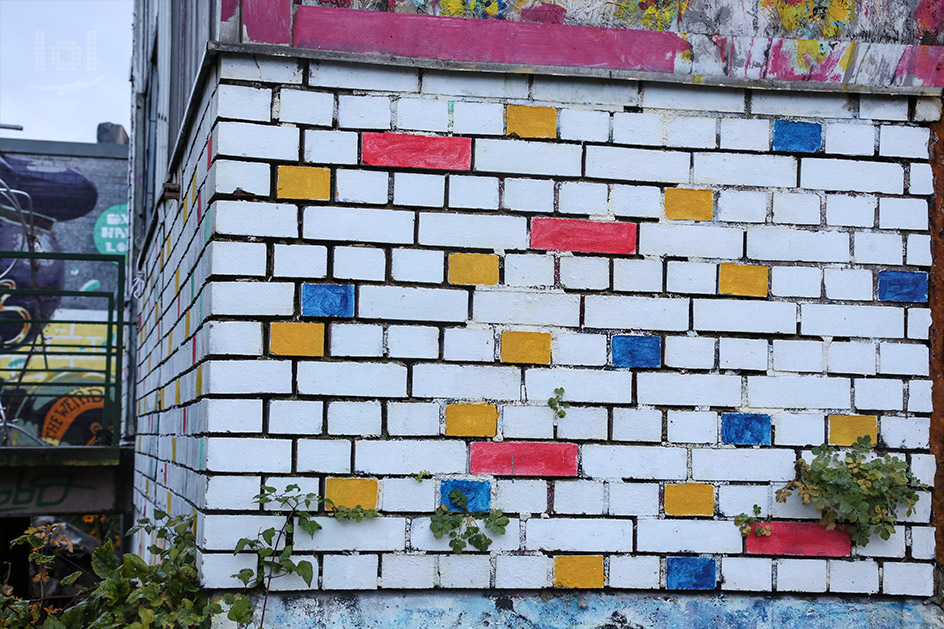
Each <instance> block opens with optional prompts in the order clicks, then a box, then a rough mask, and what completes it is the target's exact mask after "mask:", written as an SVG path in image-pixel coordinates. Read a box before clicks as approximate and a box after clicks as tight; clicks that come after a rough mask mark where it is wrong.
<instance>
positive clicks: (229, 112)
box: [216, 85, 272, 122]
mask: <svg viewBox="0 0 944 629" xmlns="http://www.w3.org/2000/svg"><path fill="white" fill-rule="evenodd" d="M216 99H217V104H216V115H217V116H219V117H220V118H238V119H241V120H255V121H258V122H269V120H271V119H272V90H270V89H262V88H258V87H248V86H244V85H220V86H219V87H218V88H217V90H216Z"/></svg>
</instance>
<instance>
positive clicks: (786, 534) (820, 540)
mask: <svg viewBox="0 0 944 629" xmlns="http://www.w3.org/2000/svg"><path fill="white" fill-rule="evenodd" d="M767 524H768V525H769V526H770V535H769V536H766V537H757V536H756V535H748V537H747V553H748V554H749V555H790V556H794V557H848V556H849V555H850V554H851V553H852V541H851V540H850V539H849V533H847V532H845V531H840V530H839V529H833V530H832V531H827V530H826V529H825V528H824V527H822V526H820V525H819V524H817V523H815V522H768V523H767Z"/></svg>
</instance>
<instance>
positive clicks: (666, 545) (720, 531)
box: [636, 519, 742, 553]
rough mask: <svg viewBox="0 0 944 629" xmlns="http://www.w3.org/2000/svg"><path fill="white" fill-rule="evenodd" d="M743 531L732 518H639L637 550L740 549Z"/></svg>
mask: <svg viewBox="0 0 944 629" xmlns="http://www.w3.org/2000/svg"><path fill="white" fill-rule="evenodd" d="M741 543H742V542H741V532H740V531H739V530H738V528H737V527H736V526H732V525H731V523H730V522H711V521H693V520H645V519H643V520H639V522H638V530H637V532H636V546H637V550H639V551H642V552H646V551H649V552H653V551H654V552H660V553H688V552H691V553H739V552H741Z"/></svg>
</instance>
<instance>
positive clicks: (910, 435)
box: [881, 416, 931, 450]
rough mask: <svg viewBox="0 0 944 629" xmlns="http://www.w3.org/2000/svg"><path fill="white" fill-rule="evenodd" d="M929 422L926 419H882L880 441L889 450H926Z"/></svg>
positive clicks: (929, 428) (929, 429)
mask: <svg viewBox="0 0 944 629" xmlns="http://www.w3.org/2000/svg"><path fill="white" fill-rule="evenodd" d="M930 431H931V420H929V419H928V418H927V417H887V416H886V417H883V418H882V431H881V434H882V441H884V442H885V445H886V446H888V447H889V448H905V449H908V450H912V449H913V450H927V449H928V441H929V437H928V435H929V433H930Z"/></svg>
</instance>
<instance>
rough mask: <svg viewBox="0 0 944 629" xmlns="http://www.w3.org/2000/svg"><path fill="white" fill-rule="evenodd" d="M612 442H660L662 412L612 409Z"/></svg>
mask: <svg viewBox="0 0 944 629" xmlns="http://www.w3.org/2000/svg"><path fill="white" fill-rule="evenodd" d="M613 440H614V441H645V442H653V441H662V412H661V411H657V410H651V409H635V408H614V409H613Z"/></svg>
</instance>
